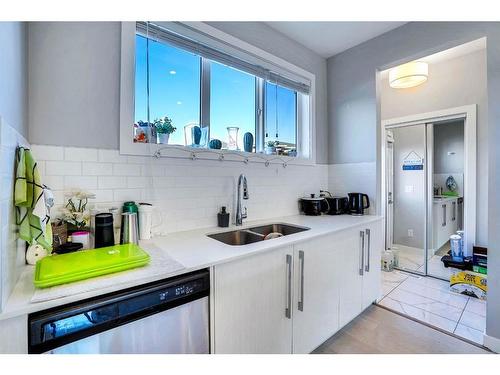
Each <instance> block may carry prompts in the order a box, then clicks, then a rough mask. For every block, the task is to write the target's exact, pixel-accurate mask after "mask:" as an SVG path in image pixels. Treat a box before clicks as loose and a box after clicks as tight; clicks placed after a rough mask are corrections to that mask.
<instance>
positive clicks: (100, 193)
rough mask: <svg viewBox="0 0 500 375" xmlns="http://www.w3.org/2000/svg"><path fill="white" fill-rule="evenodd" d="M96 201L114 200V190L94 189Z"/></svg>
mask: <svg viewBox="0 0 500 375" xmlns="http://www.w3.org/2000/svg"><path fill="white" fill-rule="evenodd" d="M93 192H94V193H95V200H94V202H96V203H107V202H114V195H113V190H111V189H109V190H99V189H97V190H94V191H93Z"/></svg>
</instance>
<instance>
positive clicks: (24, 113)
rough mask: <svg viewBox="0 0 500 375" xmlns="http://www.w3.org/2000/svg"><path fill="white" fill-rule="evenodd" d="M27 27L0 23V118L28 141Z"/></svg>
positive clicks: (20, 23)
mask: <svg viewBox="0 0 500 375" xmlns="http://www.w3.org/2000/svg"><path fill="white" fill-rule="evenodd" d="M27 29H28V26H27V24H26V23H24V22H0V83H1V87H2V88H1V89H0V116H1V117H2V118H3V120H4V121H5V122H6V123H7V124H8V125H10V126H12V127H13V128H14V129H16V130H17V131H18V132H19V133H20V134H22V135H23V136H24V137H25V138H28V32H27Z"/></svg>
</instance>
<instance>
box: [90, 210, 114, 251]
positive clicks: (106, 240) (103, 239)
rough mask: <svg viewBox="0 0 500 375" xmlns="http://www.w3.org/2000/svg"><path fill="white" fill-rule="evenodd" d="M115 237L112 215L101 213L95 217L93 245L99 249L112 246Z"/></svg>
mask: <svg viewBox="0 0 500 375" xmlns="http://www.w3.org/2000/svg"><path fill="white" fill-rule="evenodd" d="M114 244H115V235H114V233H113V214H110V213H101V214H97V215H95V245H94V247H95V248H96V249H97V248H99V247H106V246H113V245H114Z"/></svg>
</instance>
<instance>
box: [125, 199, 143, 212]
mask: <svg viewBox="0 0 500 375" xmlns="http://www.w3.org/2000/svg"><path fill="white" fill-rule="evenodd" d="M122 211H123V212H139V207H137V205H136V204H135V202H131V201H129V202H125V203H123V207H122Z"/></svg>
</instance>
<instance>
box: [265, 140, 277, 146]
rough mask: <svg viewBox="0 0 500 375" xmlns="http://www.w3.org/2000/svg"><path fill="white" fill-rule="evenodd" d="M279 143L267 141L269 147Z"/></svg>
mask: <svg viewBox="0 0 500 375" xmlns="http://www.w3.org/2000/svg"><path fill="white" fill-rule="evenodd" d="M277 145H279V142H278V141H267V147H275V146H277Z"/></svg>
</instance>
